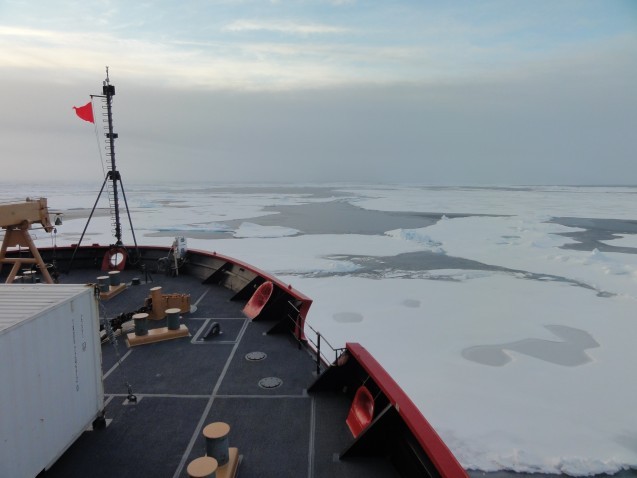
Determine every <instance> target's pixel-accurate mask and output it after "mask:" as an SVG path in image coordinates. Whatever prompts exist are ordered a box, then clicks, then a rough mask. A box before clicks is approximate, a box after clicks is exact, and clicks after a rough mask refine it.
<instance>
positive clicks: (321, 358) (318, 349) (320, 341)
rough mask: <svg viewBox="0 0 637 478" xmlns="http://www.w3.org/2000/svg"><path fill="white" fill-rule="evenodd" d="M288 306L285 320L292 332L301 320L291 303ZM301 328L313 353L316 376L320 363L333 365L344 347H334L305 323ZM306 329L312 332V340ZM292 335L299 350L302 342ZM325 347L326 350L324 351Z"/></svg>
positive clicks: (319, 369)
mask: <svg viewBox="0 0 637 478" xmlns="http://www.w3.org/2000/svg"><path fill="white" fill-rule="evenodd" d="M288 304H289V306H290V312H289V313H288V315H287V318H288V320H289V321H290V323H291V325H292V330H293V331H294V330H296V329H297V326H298V324H299V321H300V320H301V312H300V310H299V309H298V307H297V306H296V305H295V304H294V303H293V302H292V301H288ZM303 328H304V331H305V334H304V335H305V342H307V343H308V344H309V345H310V348H311V349H312V350H313V351H314V355H315V360H316V374H317V375H319V374H320V373H321V362H323V363H324V364H325V365H327V366H329V365H330V364H331V363H335V362H336V361H337V360H338V358H339V357H340V355H341V354H342V353H343V352H344V351H345V347H334V346H333V345H332V344H331V343H330V342H329V341H328V340H327V339H326V338H325V336H324V335H323V334H321V333H320V332H319V331H318V330H316V329H315V328H314V327H312V326H311V325H309V324H308V323H307V322H306V323H305V324H304V327H303ZM308 329H309V330H310V331H312V332H313V334H314V336H315V338H312V337H311V334H308V333H307V331H308ZM293 335H294V337H295V338H296V340H297V342H298V343H299V348H301V346H302V344H303V342H304V341H303V340H302V339H301V338H300V337H298V336H297V334H293ZM326 346H327V350H326V349H325V347H326ZM326 353H327V354H330V355H332V354H333V356H334V358H333V359H331V358H330V357H328V356H327V355H326Z"/></svg>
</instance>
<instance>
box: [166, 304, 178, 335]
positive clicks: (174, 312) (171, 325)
mask: <svg viewBox="0 0 637 478" xmlns="http://www.w3.org/2000/svg"><path fill="white" fill-rule="evenodd" d="M180 313H181V309H177V308H173V309H166V317H167V318H168V320H167V324H166V325H167V327H168V330H178V329H179V314H180Z"/></svg>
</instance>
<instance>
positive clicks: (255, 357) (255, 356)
mask: <svg viewBox="0 0 637 478" xmlns="http://www.w3.org/2000/svg"><path fill="white" fill-rule="evenodd" d="M266 357H267V355H266V354H265V352H250V353H247V354H246V360H249V361H250V362H257V361H259V360H263V359H264V358H266Z"/></svg>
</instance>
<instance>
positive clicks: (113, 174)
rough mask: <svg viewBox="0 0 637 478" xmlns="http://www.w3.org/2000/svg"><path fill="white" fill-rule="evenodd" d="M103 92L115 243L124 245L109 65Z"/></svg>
mask: <svg viewBox="0 0 637 478" xmlns="http://www.w3.org/2000/svg"><path fill="white" fill-rule="evenodd" d="M102 93H103V94H104V96H105V98H106V116H107V120H108V133H106V138H108V150H109V153H107V154H108V155H110V157H111V169H110V171H109V172H108V178H109V179H110V180H111V185H112V188H113V209H114V210H115V211H114V213H115V239H116V240H117V241H116V243H115V245H117V246H121V245H122V225H121V222H120V218H119V195H118V191H117V181H119V180H120V175H119V171H118V170H117V167H116V166H115V139H116V138H117V133H114V132H113V109H112V103H113V96H115V85H111V84H110V80H109V77H108V66H107V67H106V80H104V83H103V85H102Z"/></svg>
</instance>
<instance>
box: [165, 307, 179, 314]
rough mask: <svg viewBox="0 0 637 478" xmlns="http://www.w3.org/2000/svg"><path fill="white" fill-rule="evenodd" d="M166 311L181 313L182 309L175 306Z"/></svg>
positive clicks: (168, 312)
mask: <svg viewBox="0 0 637 478" xmlns="http://www.w3.org/2000/svg"><path fill="white" fill-rule="evenodd" d="M165 312H166V313H167V314H179V313H180V312H181V309H178V308H177V307H173V308H172V309H166V310H165Z"/></svg>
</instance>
